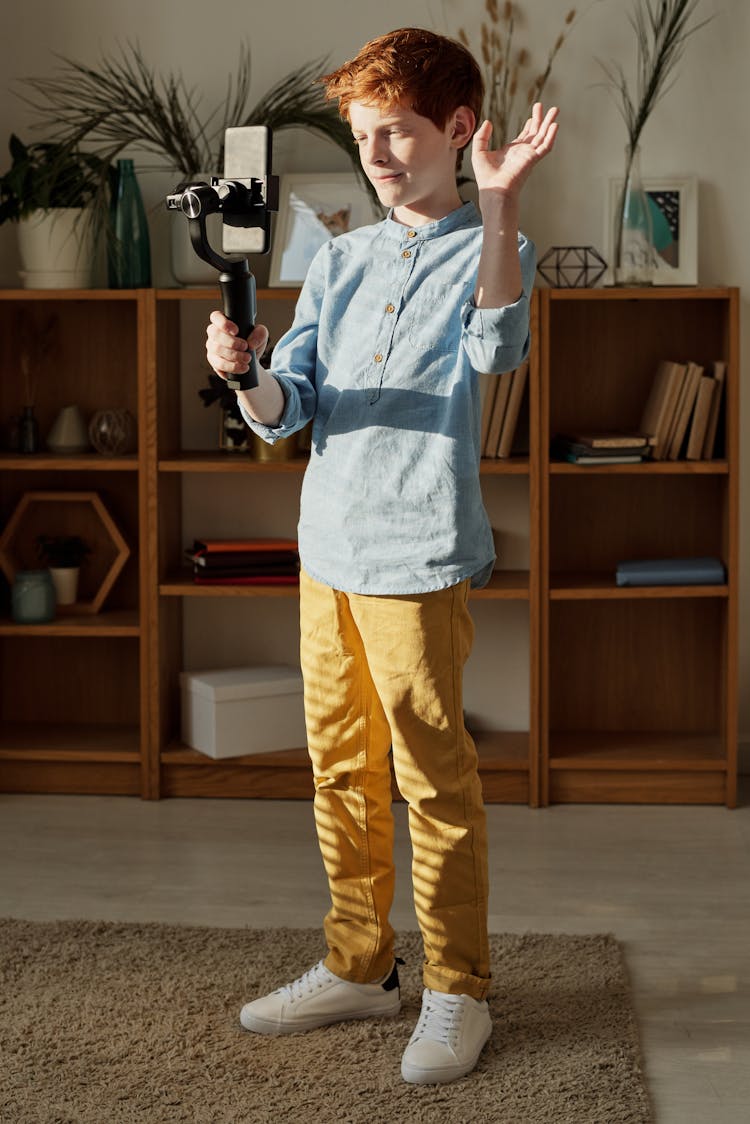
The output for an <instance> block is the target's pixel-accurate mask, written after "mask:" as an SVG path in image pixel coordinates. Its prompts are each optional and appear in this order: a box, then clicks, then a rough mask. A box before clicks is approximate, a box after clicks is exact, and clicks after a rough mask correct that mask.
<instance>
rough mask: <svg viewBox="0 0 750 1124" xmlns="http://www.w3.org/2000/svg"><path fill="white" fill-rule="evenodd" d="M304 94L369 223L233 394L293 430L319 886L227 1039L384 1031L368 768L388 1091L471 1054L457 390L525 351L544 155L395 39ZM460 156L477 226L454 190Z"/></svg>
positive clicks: (468, 396) (486, 539)
mask: <svg viewBox="0 0 750 1124" xmlns="http://www.w3.org/2000/svg"><path fill="white" fill-rule="evenodd" d="M322 81H323V82H325V84H326V93H327V96H328V97H329V98H338V100H339V111H340V113H341V115H342V117H343V118H345V119H346V120H347V121H348V122H349V123H350V125H351V128H352V132H353V134H354V138H355V140H356V142H357V145H358V146H359V153H360V158H361V161H362V167H363V169H364V171H365V174H366V175H367V177H368V178H369V179H370V181H371V182H372V183H373V185H374V187H375V190H376V192H377V194H378V197H379V199H380V201H381V203H382V204H384V205H385V206H386V207H388V208H389V211H388V215H387V217H386V218H385V219H384V220H383V221H382V222H380V223H377V224H375V225H373V226H369V227H364V228H360V229H358V230H355V231H352V232H350V233H348V234H344V235H341V236H339V237H337V238H334V239H332V240H331V241H329V242H328V243H326V244H325V245H324V246H323V247H322V248H321V250H320V251H319V252H318V253H317V255H316V257H315V259H314V260H313V262H312V264H311V266H310V269H309V272H308V275H307V278H306V281H305V284H304V287H303V289H302V292H301V294H300V298H299V302H298V305H297V309H296V313H295V318H294V323H293V325H292V327H291V329H290V330H289V331H288V332H287V334H286V335H285V336H284V337H283V339H282V340H281V341H280V342H279V343H278V345H277V347H276V350H275V352H274V362H273V373H269V372H266V371H263V370H261V372H260V376H261V380H262V381H261V384H260V386H259V387H257V388H256V389H254V390H251V391H244V392H239V394H238V398H239V401H240V406H241V408H242V411H243V414H244V416H245V418H246V419H247V421H248V422H249V424H250V425H251V426H252V428H253V429H254V430H255V432H256V433H258V434H260V436H262V437H263V438H265V439H266V440H267V441H270V442H274V441H276V440H278V439H279V438H280V437H285V436H287V435H288V434H290V433H292V432H294V431H295V430H296V429H299V428H301V427H302V426H303V425H304V424H305V423H306V422H307V421H309V420H310V419H311V418H312V419H313V436H312V453H311V457H310V465H309V467H308V469H307V472H306V474H305V479H304V484H303V489H302V500H301V513H300V522H299V549H300V558H301V563H302V573H301V575H300V626H301V663H302V671H303V677H304V683H305V712H306V721H307V727H308V744H309V751H310V757H311V760H312V765H313V774H314V781H315V803H314V808H315V821H316V826H317V830H318V839H319V842H320V847H321V852H322V855H323V860H324V863H325V867H326V871H327V874H328V880H329V886H330V891H331V910H330V912H329V913H328V915H327V917H326V919H325V935H326V940H327V945H328V955H327V956H326V958H325V959H324V960H322V961H320V963H319V964H317V965H315V966H314V967H313V968H311V969H310V970H309V971H307V972H305V974H304V975H302V976H301V977H300V978H299V979H297V980H295V981H294V982H293V983H291V984H289V985H287V986H286V987H282V988H280V989H279V990H278V991H275V992H273V993H272V994H271V995H268V996H264V997H262V998H260V999H256V1000H255V1001H253V1002H251V1003H248V1004H247V1005H246V1006H245V1007H243V1009H242V1013H241V1022H242V1025H243V1026H244V1027H246V1028H247V1029H249V1030H253V1031H256V1032H259V1033H266V1034H286V1033H292V1032H294V1031H299V1030H307V1029H311V1028H312V1027H316V1026H322V1025H325V1024H327V1023H331V1022H338V1021H341V1020H345V1019H358V1018H366V1017H370V1016H373V1015H395V1014H397V1013H398V1010H399V1006H400V994H399V987H398V971H397V967H396V961H395V958H394V933H393V929H392V928H391V926H390V924H389V921H388V914H389V910H390V905H391V900H392V895H393V886H394V869H393V861H392V843H393V823H392V817H391V810H390V799H391V798H390V770H389V752H391V751H392V755H393V766H394V770H395V774H396V779H397V782H398V785H399V789H400V791H401V793H402V795H403V796H404V799H405V800H406V801H407V803H408V806H409V829H410V833H411V840H412V849H413V867H412V877H413V884H414V900H415V907H416V911H417V916H418V919H419V925H420V930H421V933H422V937H423V941H424V950H425V959H424V970H423V978H424V992H423V1002H422V1013H421V1016H420V1019H419V1022H418V1024H417V1027H416V1030H415V1031H414V1034H413V1035H412V1037H411V1039H410V1041H409V1044H408V1045H407V1047H406V1051H405V1053H404V1055H403V1059H402V1066H401V1072H402V1075H403V1077H404V1079H405V1080H406V1081H411V1082H423V1083H437V1082H444V1081H451V1080H454V1079H455V1078H457V1077H461V1076H463V1075H465V1074H466V1073H469V1072H470V1071H471V1070H472V1069H473V1068H474V1066H475V1065H476V1062H477V1059H478V1058H479V1055H480V1053H481V1050H482V1048H483V1046H484V1044H485V1042H486V1041H487V1039H488V1038H489V1035H490V1031H491V1022H490V1015H489V1010H488V1006H487V1001H486V997H487V993H488V990H489V986H490V965H489V959H488V936H487V898H488V882H487V843H486V831H485V816H484V808H483V804H482V795H481V785H480V781H479V777H478V771H477V756H476V751H475V748H474V744H473V742H472V740H471V738H470V736H469V735H468V733H467V732H466V730H465V729H464V725H463V708H462V685H461V684H462V670H463V665H464V663H465V661H466V659H467V657H468V655H469V651H470V648H471V643H472V637H473V628H472V623H471V618H470V616H469V613H468V609H467V598H468V594H469V588H470V587H479V586H481V585H484V584H485V583H486V581H487V580H488V578H489V576H490V573H491V572H492V568H493V563H494V550H493V543H492V535H491V531H490V527H489V522H488V519H487V516H486V513H485V511H484V508H483V506H482V500H481V493H480V488H479V436H478V430H479V413H480V410H479V390H478V378H477V372H478V371H489V372H493V373H498V374H499V373H501V372H503V371H507V370H511V369H512V368H514V367H516V366H517V365H518V364H519V363H520V362H521V361H522V359H523V358H524V357H525V355H526V353H527V351H528V297H529V293H530V290H531V287H532V284H533V277H534V253H533V248H532V246H531V244H530V243H529V242H528V241H527V240H526V239H525V238H524V237H523V236H522V235H521V234H519V231H518V210H519V196H520V190H521V187H522V185H523V183H524V182H525V180H526V178H527V176H528V174H529V172H530V170H531V168H532V167H533V165H534V164H535V163H536V162H537V161H538V160H540V159H541V158H542V157H543V156H544V155H546V153H548V152H549V151H550V149H551V147H552V144H553V142H554V138H555V133H556V130H557V125H556V123H555V117H556V115H557V110H556V109H554V108H553V109H551V110H549V112H548V113H547V114H546V116H544V117H543V116H542V107H541V105H535V106H534V109H533V111H532V116H531V118H530V119H529V121H527V123H526V125H525V127H524V129H523V130H522V132H521V133H520V135H519V137H518V138H517V139H516V140H515V141H513V142H512V143H511V144H510V145H507V146H506V147H505V148H504V149H502V150H501V151H497V152H492V151H490V150H489V143H490V135H491V132H492V126H491V124H490V123H489V122H488V121H485V122H484V124H483V125H481V127H480V128H479V129H478V130H477V131H476V133H475V126H476V122H477V120H478V119H479V114H480V111H481V106H482V98H483V88H482V78H481V74H480V71H479V68H478V67H477V64H476V62H475V60H474V59H473V58H472V56H471V55H470V54H469V52H468V51H466V50H465V49H464V48H463V47H462V46H461V45H460V44H458V43H454V42H452V41H451V40H449V39H446V38H444V37H442V36H439V35H435V34H433V33H432V32H429V31H423V30H420V29H415V28H405V29H401V30H399V31H394V32H391V33H389V34H387V35H384V36H382V37H380V38H379V39H376V40H373V41H372V42H370V43H368V44H366V45H365V47H363V48H362V50H361V51H360V52H359V54H358V55H357V56H356V58H354V59H353V60H351V61H350V62H347V63H345V64H344V66H342V67H341V68H340V69H339V70H337V71H335V72H334V73H332V74H329V75H327V76H326V77H325V78H324V79H322ZM472 134H474V140H473V148H472V163H473V167H474V174H475V177H476V181H477V185H478V188H479V200H480V209H481V219H480V216H479V215H478V213H477V211H476V208H475V207H474V206H473V204H471V203H467V204H463V203H462V201H461V199H460V198H459V195H458V191H457V189H456V168H457V167H458V166H459V164H460V159H461V153H462V152H463V149H464V148H465V147H466V146H467V145H468V144H469V142H470V140H471V138H472ZM207 335H208V342H207V345H206V351H207V355H208V360H209V363H210V365H211V366H212V367H213V369H214V370H215V371H216V372H217V373H218V374H221V375H223V376H226V375H228V374H230V373H237V372H240V371H244V370H246V369H247V366H248V360H247V348H248V346H249V347H253V348H255V349H256V351H257V352H258V353H262V351H263V348H264V347H265V344H266V340H267V336H268V334H267V332H266V330H265V329H264V328H263V327H261V326H257V327H256V328H255V331H254V332H253V333H252V334H251V335H250V337H249V340H248V341H245V340H241V339H237V338H236V328H235V326H234V325H232V324H231V323H230V322H229V321H227V320H226V319H225V318H224V317H223V316H222V315H221V314H220V313H218V312H215V313H213V314H212V316H211V325H210V326H209V328H208V332H207Z"/></svg>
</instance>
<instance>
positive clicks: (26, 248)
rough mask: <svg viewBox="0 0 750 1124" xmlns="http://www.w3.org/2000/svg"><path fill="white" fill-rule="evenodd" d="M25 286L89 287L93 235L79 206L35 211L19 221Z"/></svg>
mask: <svg viewBox="0 0 750 1124" xmlns="http://www.w3.org/2000/svg"><path fill="white" fill-rule="evenodd" d="M18 249H19V253H20V255H21V265H22V269H21V270H20V271H19V275H20V278H21V284H22V285H23V287H24V288H25V289H90V288H91V283H92V267H93V259H94V236H93V231H92V229H91V223H90V222H89V221H88V216H87V215H86V214H85V213H84V212H83V211H82V210H81V208H79V207H55V208H52V209H51V210H49V211H34V213H33V214H31V215H28V216H27V217H26V218H24V219H21V220H20V221H19V223H18Z"/></svg>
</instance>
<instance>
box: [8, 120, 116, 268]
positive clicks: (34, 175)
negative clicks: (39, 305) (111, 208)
mask: <svg viewBox="0 0 750 1124" xmlns="http://www.w3.org/2000/svg"><path fill="white" fill-rule="evenodd" d="M9 149H10V155H11V160H12V163H11V166H10V168H9V169H8V171H7V172H6V173H5V174H4V175H3V176H2V177H0V224H2V223H4V222H15V223H17V224H18V247H19V251H20V255H21V263H22V266H23V270H22V272H21V280H22V282H23V284H24V287H26V288H43V289H48V288H54V289H57V288H67V287H71V288H87V287H88V286H89V285H90V284H91V265H92V257H93V244H94V243H93V222H92V221H91V218H92V215H91V211H90V205H91V204H92V202H93V200H94V198H95V197H96V195H97V192H98V190H99V185H100V183H101V182H102V181H103V180H106V177H107V173H108V164H107V162H106V161H104V160H102V159H101V158H100V157H98V156H96V155H94V154H93V153H90V152H82V151H81V150H80V149H79V148H78V146H77V144H75V143H73V142H72V141H61V142H42V143H36V144H30V145H26V144H24V143H23V141H22V140H21V139H20V138H19V137H17V136H16V135H15V133H14V134H12V135H11V138H10V142H9Z"/></svg>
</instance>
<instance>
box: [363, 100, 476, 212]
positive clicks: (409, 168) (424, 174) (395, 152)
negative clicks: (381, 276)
mask: <svg viewBox="0 0 750 1124" xmlns="http://www.w3.org/2000/svg"><path fill="white" fill-rule="evenodd" d="M349 122H350V124H351V127H352V133H353V135H354V139H355V141H356V143H357V146H358V148H359V156H360V160H361V163H362V168H363V170H364V172H365V175H366V176H367V178H368V179H369V180H370V182H371V183H372V184H373V186H374V188H375V190H376V192H377V194H378V199H379V200H380V202H381V203H382V204H383V206H385V207H392V208H393V209H394V218H396V219H397V220H398V221H402V222H406V223H407V224H408V225H417V224H418V223H419V221H420V220H421V221H422V222H432V221H434V220H436V219H439V218H443V217H444V216H445V215H446V214H448V213H449V212H450V211H452V210H454V209H455V208H456V207H458V206H459V205H460V203H461V200H460V198H459V196H458V191H457V189H456V151H457V149H459V148H461V147H463V145H464V144H465V143H466V142H467V141H468V139H469V137H470V136H471V133H472V132H473V129H474V115H473V113H472V112H471V110H469V109H466V108H465V107H461V108H460V109H457V110H456V111H455V112H454V113H453V114H452V115H451V117H450V118H449V120H448V121H447V123H446V126H445V128H444V129H439V128H438V127H437V125H435V124H434V123H433V122H432V121H430V119H429V118H428V117H422V116H421V115H420V114H419V113H415V112H414V110H413V109H407V108H405V107H403V106H398V105H396V106H385V107H383V106H377V105H367V104H365V103H363V102H357V101H353V102H351V103H350V106H349Z"/></svg>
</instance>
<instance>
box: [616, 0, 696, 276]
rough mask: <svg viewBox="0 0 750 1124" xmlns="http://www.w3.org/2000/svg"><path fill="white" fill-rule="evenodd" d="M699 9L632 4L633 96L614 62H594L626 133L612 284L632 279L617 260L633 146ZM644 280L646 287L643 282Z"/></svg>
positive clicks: (689, 3) (678, 0) (643, 0)
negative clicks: (616, 108) (634, 54)
mask: <svg viewBox="0 0 750 1124" xmlns="http://www.w3.org/2000/svg"><path fill="white" fill-rule="evenodd" d="M700 4H701V0H635V3H634V6H633V9H632V11H631V13H630V16H629V20H630V24H631V26H632V28H633V30H634V31H635V37H636V82H635V92H634V94H631V91H630V86H629V84H628V80H627V78H626V76H625V72H624V70H623V68H622V67H621V66H620V64H619V63H610V64H606V63H603V62H602V63H600V65H601V66H602V68H603V70H604V72H605V74H606V76H607V79H608V83H607V84H608V86H609V88H610V90H611V92H612V94H613V96H614V98H615V102H616V104H617V106H618V108H619V110H620V113H621V114H622V117H623V120H624V121H625V126H626V129H627V133H628V140H627V145H626V148H625V178H624V180H623V187H622V191H621V193H620V197H619V201H618V206H617V212H616V217H615V230H614V243H613V244H614V263H613V270H614V275H615V283H616V284H624V283H628V281H629V280H630V281H635V280H637V278H635V277H633V276H632V275H631V272H630V271H629V270H628V267H627V263H626V262H624V260H623V250H624V247H623V230H624V227H625V220H626V218H627V207H628V190H629V188H628V185H629V184H630V185H631V189H632V183H633V171H634V169H636V171H638V172H639V143H640V139H641V135H642V133H643V130H644V127H645V125H646V122H647V121H648V119H649V117H650V116H651V113H652V112H653V110H654V108H655V106H656V105H657V103H658V102H659V101H660V100H661V98H662V97H663V96H664V95H665V94H666V93H667V91H668V90H670V89H671V88H672V86H673V85H674V82H675V73H674V72H675V69H676V67H677V65H678V63H679V62H680V60H681V58H682V56H683V54H684V51H685V46H686V44H687V41H688V39H689V38H690V37H691V36H692V35H694V34H695V32H696V31H699V30H700V29H701V28H702V27H705V26H706V24H707V23H709V22H710V19H711V17H709V18H708V19H705V20H703V21H702V22H700V23H693V22H692V20H693V17H694V16H695V13H696V11H697V9H698V8H699V6H700ZM650 259H651V263H653V247H650ZM644 280H646V282H647V283H648V280H649V278H648V277H645V278H644ZM641 283H642V282H641Z"/></svg>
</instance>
